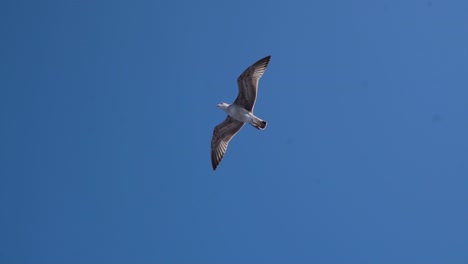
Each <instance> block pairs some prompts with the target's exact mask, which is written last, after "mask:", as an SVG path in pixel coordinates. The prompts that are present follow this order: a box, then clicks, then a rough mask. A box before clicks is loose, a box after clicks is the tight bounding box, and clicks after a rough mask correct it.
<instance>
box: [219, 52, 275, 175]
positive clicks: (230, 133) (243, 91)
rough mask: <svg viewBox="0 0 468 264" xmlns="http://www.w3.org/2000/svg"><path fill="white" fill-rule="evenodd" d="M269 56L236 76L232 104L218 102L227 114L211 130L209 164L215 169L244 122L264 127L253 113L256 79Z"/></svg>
mask: <svg viewBox="0 0 468 264" xmlns="http://www.w3.org/2000/svg"><path fill="white" fill-rule="evenodd" d="M270 57H271V56H267V57H265V58H263V59H261V60H259V61H257V62H255V63H254V64H252V66H250V67H248V68H247V69H246V70H245V71H244V72H243V73H242V74H241V75H240V76H239V78H237V85H238V87H239V93H238V95H237V98H236V100H235V101H234V103H232V104H227V103H224V102H223V103H220V104H218V105H217V107H219V108H221V109H222V110H224V111H225V112H226V113H227V114H228V116H227V117H226V119H225V120H224V121H223V122H222V123H221V124H219V125H217V126H216V127H215V129H214V131H213V138H212V139H211V164H212V165H213V170H216V167H218V165H219V163H220V162H221V160H222V159H223V157H224V154H225V153H226V150H227V147H228V144H229V141H231V139H232V138H233V137H234V136H235V135H236V134H237V132H239V130H240V129H241V128H242V127H243V126H244V124H245V123H249V124H251V125H252V126H254V127H255V128H257V129H261V130H263V129H265V128H266V126H267V122H266V121H265V120H262V119H260V118H258V117H256V116H255V115H254V114H253V110H254V106H255V101H256V99H257V90H258V81H259V80H260V78H261V77H262V75H263V73H264V72H265V69H266V67H267V66H268V63H269V62H270Z"/></svg>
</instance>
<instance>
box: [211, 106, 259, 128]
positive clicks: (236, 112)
mask: <svg viewBox="0 0 468 264" xmlns="http://www.w3.org/2000/svg"><path fill="white" fill-rule="evenodd" d="M218 107H219V108H221V109H223V110H224V111H225V112H226V114H228V116H230V117H232V118H234V119H235V120H237V121H239V122H243V123H248V124H251V125H252V126H254V127H255V128H258V129H261V130H263V129H265V128H266V124H267V122H266V121H264V120H262V119H261V118H258V117H257V116H255V115H254V114H253V113H252V112H250V111H248V110H247V109H245V108H243V107H242V106H239V105H237V104H235V103H233V104H228V103H221V104H218Z"/></svg>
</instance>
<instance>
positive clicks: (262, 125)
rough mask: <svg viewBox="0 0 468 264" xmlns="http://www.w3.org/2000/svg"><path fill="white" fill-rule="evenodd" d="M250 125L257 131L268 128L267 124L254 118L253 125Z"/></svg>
mask: <svg viewBox="0 0 468 264" xmlns="http://www.w3.org/2000/svg"><path fill="white" fill-rule="evenodd" d="M250 124H251V125H252V126H254V127H255V128H256V129H261V130H263V129H265V128H266V126H267V122H266V121H265V120H262V119H260V118H258V117H255V118H253V119H252V123H250Z"/></svg>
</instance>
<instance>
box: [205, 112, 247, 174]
mask: <svg viewBox="0 0 468 264" xmlns="http://www.w3.org/2000/svg"><path fill="white" fill-rule="evenodd" d="M243 126H244V123H243V122H239V121H237V120H235V119H233V118H231V117H230V116H228V117H227V118H226V119H225V120H224V121H223V122H222V123H221V124H219V125H217V126H216V127H215V129H214V131H213V138H212V139H211V165H213V170H216V167H218V164H219V163H220V162H221V160H222V159H223V157H224V154H225V153H226V150H227V147H228V144H229V141H231V139H232V138H233V137H234V136H235V135H236V134H237V132H239V130H240V129H241V128H242V127H243Z"/></svg>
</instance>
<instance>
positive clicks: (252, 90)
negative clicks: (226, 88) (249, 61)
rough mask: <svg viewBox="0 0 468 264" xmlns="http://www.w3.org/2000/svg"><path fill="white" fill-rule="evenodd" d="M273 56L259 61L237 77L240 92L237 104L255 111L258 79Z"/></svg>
mask: <svg viewBox="0 0 468 264" xmlns="http://www.w3.org/2000/svg"><path fill="white" fill-rule="evenodd" d="M270 58H271V56H266V57H265V58H263V59H261V60H259V61H257V62H256V63H254V64H253V65H252V66H250V67H249V68H247V69H246V70H245V71H244V72H243V73H242V74H241V75H240V76H239V78H237V85H238V86H239V94H238V95H237V98H236V101H234V103H235V104H237V105H240V106H242V107H243V108H245V109H247V110H249V111H251V112H252V111H253V108H254V105H255V100H256V99H257V90H258V80H260V78H261V77H262V75H263V73H264V72H265V69H266V67H267V66H268V63H269V62H270Z"/></svg>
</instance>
